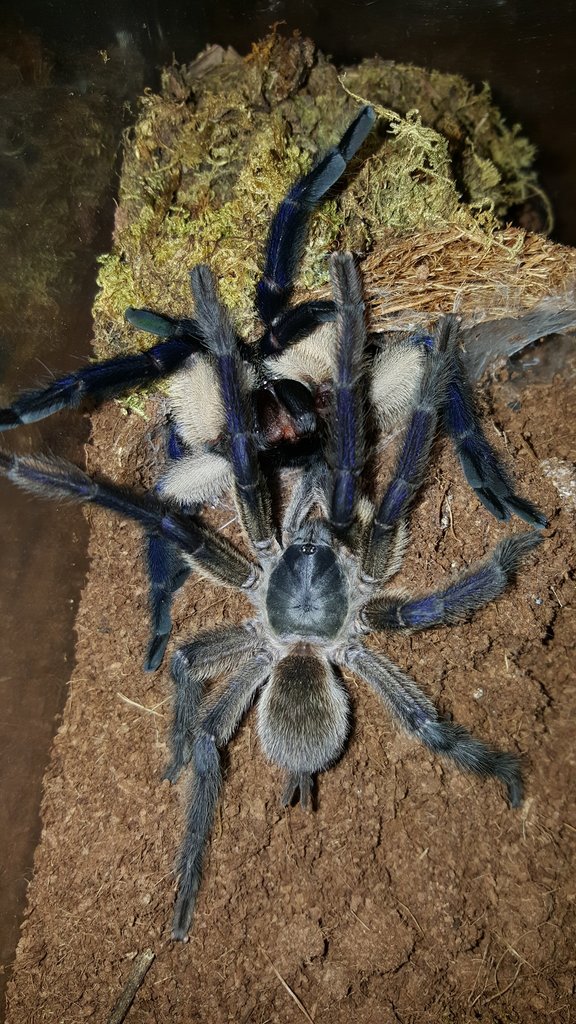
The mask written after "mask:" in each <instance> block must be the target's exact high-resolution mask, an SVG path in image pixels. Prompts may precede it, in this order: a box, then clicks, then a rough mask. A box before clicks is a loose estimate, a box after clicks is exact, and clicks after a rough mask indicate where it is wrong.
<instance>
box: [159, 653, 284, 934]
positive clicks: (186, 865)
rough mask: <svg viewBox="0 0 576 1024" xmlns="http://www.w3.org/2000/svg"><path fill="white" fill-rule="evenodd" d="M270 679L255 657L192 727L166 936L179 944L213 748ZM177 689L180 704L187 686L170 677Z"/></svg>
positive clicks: (196, 878) (210, 783) (215, 765)
mask: <svg viewBox="0 0 576 1024" xmlns="http://www.w3.org/2000/svg"><path fill="white" fill-rule="evenodd" d="M269 674H270V659H269V657H268V656H267V655H266V654H264V653H263V654H257V655H256V656H255V657H252V658H251V659H250V661H248V662H247V663H246V664H245V665H244V666H243V667H242V668H240V669H239V670H238V671H236V673H235V675H234V677H233V678H232V679H231V680H230V682H229V683H228V685H227V686H226V689H225V690H224V692H223V693H222V695H221V696H220V698H219V699H218V700H217V702H216V704H215V705H214V706H213V707H212V708H210V709H209V710H208V711H207V712H206V714H205V715H204V717H203V718H202V719H201V720H200V722H199V723H197V725H196V728H195V730H194V734H193V738H192V744H191V750H190V754H189V756H190V759H191V761H192V766H193V769H194V777H193V780H192V787H191V794H190V800H189V803H188V808H189V810H188V818H187V822H186V832H185V836H184V843H183V845H182V850H181V851H180V858H179V863H178V895H177V897H176V907H175V911H174V923H173V929H172V936H173V938H175V939H181V940H184V939H185V938H186V934H187V932H188V929H189V927H190V922H191V920H192V914H193V913H194V904H195V902H196V894H197V892H198V887H199V885H200V879H201V877H202V862H203V860H204V849H205V846H206V842H207V840H208V836H209V834H210V831H211V829H212V823H213V820H214V813H215V810H216V804H217V802H218V794H219V790H220V781H221V771H220V756H219V754H218V747H220V746H223V745H224V744H225V743H227V742H228V740H229V739H230V737H231V736H232V735H233V733H234V732H235V731H236V729H237V727H238V725H239V722H240V719H241V718H242V716H243V714H244V712H245V711H246V710H247V709H248V707H249V706H250V703H251V701H252V699H253V697H254V694H255V692H256V690H257V689H258V687H259V686H261V685H262V683H263V682H264V681H265V680H266V678H267V676H268V675H269ZM174 678H175V682H176V686H177V687H183V690H184V694H183V700H184V701H185V700H186V688H187V686H188V685H189V681H188V680H187V679H186V678H185V676H181V677H178V676H177V674H176V673H175V677H174ZM190 699H191V700H192V701H194V699H195V686H194V683H193V682H192V683H191V698H190Z"/></svg>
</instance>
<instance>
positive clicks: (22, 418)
mask: <svg viewBox="0 0 576 1024" xmlns="http://www.w3.org/2000/svg"><path fill="white" fill-rule="evenodd" d="M199 348H200V335H198V336H197V338H196V339H192V336H190V338H186V339H184V338H169V340H168V341H164V342H161V343H160V344H159V345H155V346H154V347H153V348H151V349H148V351H147V352H142V353H141V354H140V355H133V356H118V358H116V359H108V360H106V362H103V363H96V364H95V365H94V366H85V367H84V368H83V369H82V370H77V371H76V372H75V373H71V374H69V375H68V376H67V377H62V378H61V379H60V380H57V381H54V383H53V384H50V385H49V386H48V387H47V388H38V389H37V390H34V391H25V392H24V393H23V394H22V395H20V396H19V398H17V399H16V401H15V402H13V403H12V405H11V406H10V408H8V409H0V430H10V429H11V428H12V427H17V426H20V425H21V424H26V423H34V422H35V421H36V420H42V419H44V418H45V417H46V416H51V415H52V413H55V412H59V410H60V409H66V408H76V406H78V405H80V403H81V402H82V401H83V400H84V399H85V398H92V399H95V400H96V401H102V400H103V399H104V398H114V397H115V396H116V395H122V394H124V392H125V391H129V390H131V389H132V388H135V387H141V386H142V385H144V384H150V383H151V382H152V381H155V380H159V379H160V378H161V377H166V376H168V375H169V374H171V373H173V372H174V371H175V370H177V369H178V368H179V367H180V366H182V364H183V363H184V362H185V361H186V359H187V358H188V356H190V355H191V354H192V352H196V351H198V349H199Z"/></svg>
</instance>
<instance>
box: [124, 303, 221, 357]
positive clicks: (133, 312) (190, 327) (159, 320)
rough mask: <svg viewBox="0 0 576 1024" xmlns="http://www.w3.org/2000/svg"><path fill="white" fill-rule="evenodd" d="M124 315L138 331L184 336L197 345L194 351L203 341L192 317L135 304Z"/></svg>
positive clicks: (161, 336)
mask: <svg viewBox="0 0 576 1024" xmlns="http://www.w3.org/2000/svg"><path fill="white" fill-rule="evenodd" d="M124 317H125V319H126V320H127V321H128V323H129V324H131V325H132V327H135V328H136V330H137V331H144V332H145V333H146V334H153V335H154V336H155V337H156V338H183V339H184V340H185V341H188V342H190V343H191V344H192V345H196V346H197V347H196V348H194V349H193V351H198V349H199V347H200V344H201V342H202V336H201V334H200V332H199V330H198V324H197V323H196V321H195V320H192V319H191V317H187V316H181V317H175V316H167V315H166V314H165V313H155V312H154V311H153V310H151V309H136V308H135V307H134V306H128V309H126V310H125V311H124Z"/></svg>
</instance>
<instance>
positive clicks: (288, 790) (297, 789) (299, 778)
mask: <svg viewBox="0 0 576 1024" xmlns="http://www.w3.org/2000/svg"><path fill="white" fill-rule="evenodd" d="M297 793H298V798H297V799H295V798H296V794H297ZM298 801H299V802H300V805H301V806H302V807H303V809H304V810H305V811H308V810H309V809H310V807H311V803H312V776H311V775H309V774H308V773H307V772H291V773H290V775H289V776H288V781H287V783H286V787H285V789H284V793H283V794H282V805H283V806H284V807H288V806H290V805H292V804H293V803H298Z"/></svg>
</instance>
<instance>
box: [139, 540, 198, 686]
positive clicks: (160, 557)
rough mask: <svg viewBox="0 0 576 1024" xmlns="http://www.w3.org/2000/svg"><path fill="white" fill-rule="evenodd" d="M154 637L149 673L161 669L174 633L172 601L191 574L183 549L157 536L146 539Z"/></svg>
mask: <svg viewBox="0 0 576 1024" xmlns="http://www.w3.org/2000/svg"><path fill="white" fill-rule="evenodd" d="M146 555H147V567H148V578H149V580H150V591H149V604H150V626H151V638H150V642H149V644H148V651H147V654H146V658H145V661H144V670H145V671H146V672H155V671H156V669H158V668H160V665H161V664H162V659H163V657H164V652H165V651H166V646H167V644H168V640H169V639H170V632H171V630H172V614H171V610H172V601H173V598H174V594H175V593H176V591H177V590H179V589H180V587H181V586H182V584H183V583H185V581H186V580H187V578H188V576H189V575H190V566H189V565H187V563H186V562H185V561H184V559H183V558H182V556H181V554H180V550H179V548H178V547H176V545H175V544H171V543H170V542H169V541H166V540H165V539H164V538H163V537H160V536H158V535H157V534H154V533H153V534H150V535H149V536H148V537H147V538H146Z"/></svg>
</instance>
